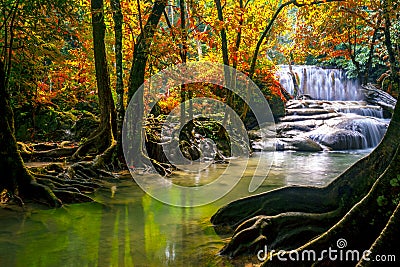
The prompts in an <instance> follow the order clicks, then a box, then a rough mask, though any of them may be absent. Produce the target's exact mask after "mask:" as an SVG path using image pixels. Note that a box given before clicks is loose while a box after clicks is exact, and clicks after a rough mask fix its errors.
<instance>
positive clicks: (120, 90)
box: [111, 0, 125, 163]
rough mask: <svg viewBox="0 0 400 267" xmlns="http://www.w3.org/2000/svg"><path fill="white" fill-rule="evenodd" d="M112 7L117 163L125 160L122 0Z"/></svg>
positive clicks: (115, 158)
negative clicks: (123, 138) (123, 147)
mask: <svg viewBox="0 0 400 267" xmlns="http://www.w3.org/2000/svg"><path fill="white" fill-rule="evenodd" d="M111 7H112V10H113V20H114V34H115V66H116V67H115V74H116V77H117V81H116V85H115V91H116V93H117V105H116V106H117V120H116V122H117V131H116V133H114V135H116V136H114V137H115V139H116V141H117V144H116V148H115V151H114V156H113V160H114V161H117V162H116V163H121V162H124V159H123V151H122V126H123V123H124V116H125V106H124V95H125V93H124V78H123V74H124V70H123V64H122V61H123V60H122V36H123V34H122V23H123V15H122V10H121V2H120V0H112V1H111Z"/></svg>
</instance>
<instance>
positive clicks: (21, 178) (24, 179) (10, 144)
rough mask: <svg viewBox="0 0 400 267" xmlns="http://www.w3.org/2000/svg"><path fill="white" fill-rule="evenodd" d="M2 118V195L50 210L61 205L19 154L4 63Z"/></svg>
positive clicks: (0, 65)
mask: <svg viewBox="0 0 400 267" xmlns="http://www.w3.org/2000/svg"><path fill="white" fill-rule="evenodd" d="M0 116H1V117H2V119H1V120H0V140H1V142H0V172H1V175H0V192H1V191H2V190H4V189H5V190H7V192H8V193H10V194H11V195H14V196H16V197H19V196H21V197H23V198H32V199H35V200H39V201H45V202H46V203H49V204H50V205H51V206H59V205H61V201H60V200H59V199H58V198H57V197H56V196H55V195H54V193H53V192H52V191H51V190H50V189H49V188H48V187H47V186H44V185H41V184H38V183H37V182H36V180H35V178H34V177H33V176H32V175H31V173H30V172H29V171H28V169H27V168H26V167H25V165H24V162H23V160H22V158H21V155H20V153H19V151H18V147H17V141H16V139H15V135H14V115H13V111H12V109H11V106H10V95H9V93H8V91H7V88H6V73H5V70H4V63H3V61H0Z"/></svg>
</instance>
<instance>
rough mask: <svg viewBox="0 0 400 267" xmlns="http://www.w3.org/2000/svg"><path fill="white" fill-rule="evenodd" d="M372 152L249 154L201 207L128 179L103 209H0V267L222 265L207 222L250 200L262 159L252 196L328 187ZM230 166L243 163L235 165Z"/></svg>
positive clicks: (215, 171) (104, 195)
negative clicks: (234, 179)
mask: <svg viewBox="0 0 400 267" xmlns="http://www.w3.org/2000/svg"><path fill="white" fill-rule="evenodd" d="M370 151H371V150H353V151H335V152H334V151H330V152H326V151H325V152H317V153H311V152H294V151H282V152H274V153H273V152H268V153H254V155H253V157H251V158H250V160H249V162H248V164H247V168H246V170H245V172H244V174H243V176H242V178H241V179H240V181H239V183H238V184H237V185H236V187H235V188H234V189H233V190H232V191H231V192H230V193H229V194H227V195H226V196H224V197H223V198H221V199H219V200H217V201H216V202H213V203H211V204H208V205H205V206H201V207H193V208H180V207H173V206H168V205H166V204H163V203H161V202H159V201H157V200H155V199H153V198H151V197H150V196H149V195H147V194H145V193H144V192H143V191H142V190H141V189H140V188H139V187H138V186H137V185H136V184H135V183H134V182H133V181H132V179H131V177H130V175H129V174H126V175H124V176H121V179H120V180H121V182H120V183H118V184H114V185H113V184H110V188H105V189H101V190H99V191H98V192H97V193H96V196H95V198H96V199H97V200H98V201H99V202H101V203H104V204H105V205H102V204H98V203H84V204H74V205H68V206H67V207H65V208H60V209H47V210H42V209H36V210H34V211H32V212H30V213H25V214H21V213H17V212H11V211H7V210H4V209H0V229H1V230H0V266H10V267H11V266H24V267H25V266H31V267H42V266H43V267H44V266H46V267H49V266H54V267H56V266H100V267H101V266H227V265H226V261H227V259H225V258H222V257H219V256H216V253H217V252H218V250H219V249H221V248H222V246H223V244H224V240H223V238H221V237H219V236H218V235H216V234H215V232H214V229H213V227H212V226H211V224H210V222H209V219H210V217H211V216H212V214H214V213H215V212H216V211H217V210H218V208H220V207H221V206H223V205H224V204H226V203H228V202H230V201H232V200H235V199H237V198H239V197H244V196H247V195H249V193H248V186H249V181H250V179H251V177H252V175H253V172H254V169H255V166H256V165H257V162H258V159H259V157H266V158H265V159H264V158H263V159H262V160H271V161H272V167H271V170H270V172H269V174H268V177H267V179H265V181H264V182H263V184H262V185H261V187H260V188H259V189H258V190H257V191H255V192H254V194H256V193H260V192H264V191H268V190H272V189H274V188H277V187H281V186H284V185H293V184H302V185H318V186H321V185H325V184H327V183H329V182H330V181H331V180H332V179H333V178H334V177H336V176H337V175H338V174H339V173H341V172H342V171H344V170H345V169H346V168H348V167H349V166H350V165H351V164H352V163H353V162H355V161H357V160H358V159H360V158H361V157H363V156H365V155H366V154H368V153H369V152H370ZM231 163H232V164H239V165H240V164H245V163H244V162H243V161H242V160H240V159H236V160H232V161H231ZM227 165H228V164H213V165H211V166H209V167H208V168H207V169H205V170H203V171H201V172H199V173H197V174H196V175H193V174H188V173H184V172H177V173H176V174H174V175H173V176H171V177H170V179H172V181H173V182H174V183H177V184H181V185H183V184H184V185H192V186H194V185H196V184H197V183H199V182H200V183H208V182H209V181H213V180H214V179H216V177H218V176H220V175H221V173H223V172H224V170H225V168H226V167H227ZM143 175H145V176H146V174H143ZM226 175H230V174H229V173H226ZM232 175H234V174H233V173H232ZM148 176H149V182H150V183H151V175H148ZM113 186H116V191H115V192H114V193H115V194H114V193H113V192H112V190H111V187H113ZM159 186H164V185H159ZM165 186H166V190H168V189H167V185H165ZM114 188H115V187H114ZM171 197H175V198H185V196H180V195H176V196H171ZM228 266H229V265H228Z"/></svg>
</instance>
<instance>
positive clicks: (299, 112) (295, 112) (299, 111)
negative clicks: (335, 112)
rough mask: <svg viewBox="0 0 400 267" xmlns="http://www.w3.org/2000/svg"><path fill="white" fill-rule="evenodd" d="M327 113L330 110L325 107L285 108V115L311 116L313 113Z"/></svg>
mask: <svg viewBox="0 0 400 267" xmlns="http://www.w3.org/2000/svg"><path fill="white" fill-rule="evenodd" d="M327 113H330V111H329V110H326V109H317V108H300V109H294V108H292V109H286V116H291V115H298V116H313V115H319V114H327Z"/></svg>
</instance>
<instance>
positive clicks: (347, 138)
mask: <svg viewBox="0 0 400 267" xmlns="http://www.w3.org/2000/svg"><path fill="white" fill-rule="evenodd" d="M309 136H310V138H311V139H313V140H315V141H316V142H318V143H320V144H322V145H324V146H328V147H330V148H331V149H333V150H349V149H361V148H363V147H365V146H366V140H365V136H363V135H362V134H361V133H359V132H357V131H351V130H345V129H334V128H331V129H330V130H329V131H328V132H327V133H313V134H310V135H309Z"/></svg>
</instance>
